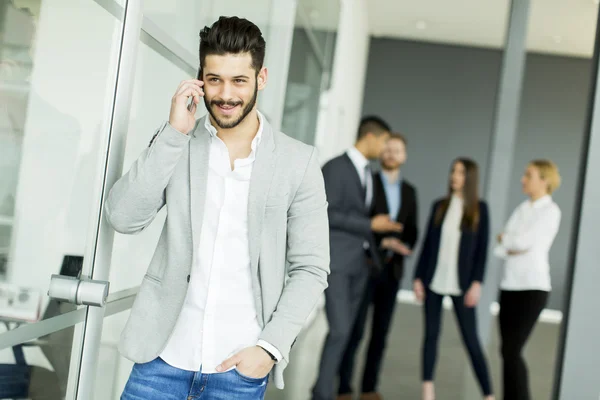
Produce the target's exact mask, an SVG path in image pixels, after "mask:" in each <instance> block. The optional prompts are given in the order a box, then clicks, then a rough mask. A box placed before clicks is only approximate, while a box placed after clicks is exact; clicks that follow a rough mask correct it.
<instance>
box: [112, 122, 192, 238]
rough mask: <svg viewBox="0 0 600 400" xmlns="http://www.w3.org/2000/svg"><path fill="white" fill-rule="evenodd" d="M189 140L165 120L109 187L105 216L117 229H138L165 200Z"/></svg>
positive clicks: (136, 230) (142, 227)
mask: <svg viewBox="0 0 600 400" xmlns="http://www.w3.org/2000/svg"><path fill="white" fill-rule="evenodd" d="M189 140H190V137H189V135H186V134H183V133H181V132H179V131H177V130H175V129H174V128H173V127H171V125H169V123H168V122H165V123H164V124H163V125H162V126H161V128H159V129H158V131H157V133H156V134H155V135H154V137H153V139H152V141H151V142H150V146H149V147H148V148H146V149H145V150H144V151H143V152H142V154H141V155H140V156H139V158H138V159H137V160H136V161H135V162H134V163H133V165H132V166H131V168H130V169H129V171H128V172H127V173H126V174H125V175H123V176H122V177H121V178H120V179H119V180H118V181H117V182H116V183H115V184H114V186H113V187H112V188H111V190H110V193H109V194H108V198H107V200H106V203H105V205H104V210H105V212H106V219H107V220H108V222H109V224H110V225H111V226H112V227H113V228H114V229H115V230H116V231H117V232H120V233H139V232H141V231H142V230H144V229H145V228H146V227H147V226H148V225H150V223H151V222H152V221H153V220H154V218H155V217H156V214H158V212H159V211H160V209H161V208H162V207H163V206H164V205H165V204H166V197H165V189H166V187H167V184H168V183H169V180H170V179H171V175H172V174H173V171H174V170H175V166H176V165H177V163H178V162H179V159H180V158H181V155H182V154H183V152H184V149H186V148H187V146H188V142H189Z"/></svg>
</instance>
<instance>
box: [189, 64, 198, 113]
mask: <svg viewBox="0 0 600 400" xmlns="http://www.w3.org/2000/svg"><path fill="white" fill-rule="evenodd" d="M196 79H198V80H199V81H201V80H202V68H198V74H197V75H196ZM193 106H194V96H192V97H190V103H189V104H188V106H187V109H188V111H192V107H193Z"/></svg>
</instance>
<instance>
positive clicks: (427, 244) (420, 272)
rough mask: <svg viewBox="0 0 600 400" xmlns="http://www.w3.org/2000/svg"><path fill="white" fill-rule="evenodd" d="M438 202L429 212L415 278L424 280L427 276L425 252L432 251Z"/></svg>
mask: <svg viewBox="0 0 600 400" xmlns="http://www.w3.org/2000/svg"><path fill="white" fill-rule="evenodd" d="M438 204H439V201H435V202H434V203H433V205H432V206H431V211H430V212H429V221H428V222H427V229H426V230H425V241H424V242H423V246H421V254H420V255H419V261H418V262H417V266H416V268H415V276H414V279H421V280H423V279H424V278H425V270H426V265H425V254H428V253H429V252H431V232H432V231H433V223H434V219H435V212H436V210H437V207H438Z"/></svg>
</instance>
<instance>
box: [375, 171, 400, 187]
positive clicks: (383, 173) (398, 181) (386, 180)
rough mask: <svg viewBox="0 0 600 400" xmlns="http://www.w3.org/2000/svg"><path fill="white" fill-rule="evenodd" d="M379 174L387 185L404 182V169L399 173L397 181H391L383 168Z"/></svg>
mask: <svg viewBox="0 0 600 400" xmlns="http://www.w3.org/2000/svg"><path fill="white" fill-rule="evenodd" d="M379 174H380V176H381V180H382V181H383V183H384V184H385V185H399V184H400V183H401V182H402V171H400V173H399V174H398V180H397V181H396V182H389V181H388V179H387V175H386V174H385V171H384V170H383V169H382V170H381V171H379Z"/></svg>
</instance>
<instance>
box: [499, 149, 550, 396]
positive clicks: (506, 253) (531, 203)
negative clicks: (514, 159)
mask: <svg viewBox="0 0 600 400" xmlns="http://www.w3.org/2000/svg"><path fill="white" fill-rule="evenodd" d="M521 184H522V186H523V193H524V194H525V195H527V197H528V199H527V200H526V201H524V202H523V203H521V205H519V206H518V207H517V209H516V210H515V211H514V212H513V213H512V215H511V217H510V219H509V220H508V223H507V224H506V228H505V229H504V232H503V233H501V234H500V235H498V238H497V240H498V247H497V248H496V254H497V255H498V256H500V257H503V258H505V260H506V261H505V268H504V276H503V279H502V281H501V284H500V289H501V292H500V316H499V326H500V335H501V338H502V350H501V352H502V359H503V388H504V399H506V400H508V399H510V400H529V399H530V398H531V396H530V394H529V382H528V377H527V366H526V364H525V360H524V358H523V355H522V352H523V348H524V347H525V343H526V342H527V339H528V338H529V336H530V334H531V332H532V330H533V328H534V326H535V324H536V322H537V319H538V317H539V316H540V313H541V312H542V310H543V309H544V307H545V306H546V302H547V300H548V294H549V292H550V289H551V285H550V264H549V262H548V253H549V252H550V247H551V246H552V242H553V241H554V238H555V237H556V233H557V232H558V227H559V225H560V217H561V212H560V208H558V205H556V203H555V202H554V201H553V200H552V197H551V194H552V193H553V192H554V191H555V190H556V189H558V187H559V186H560V174H559V172H558V168H557V167H556V165H555V164H554V163H553V162H552V161H549V160H534V161H531V162H530V163H529V164H528V165H527V168H526V169H525V173H524V174H523V177H522V178H521Z"/></svg>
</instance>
